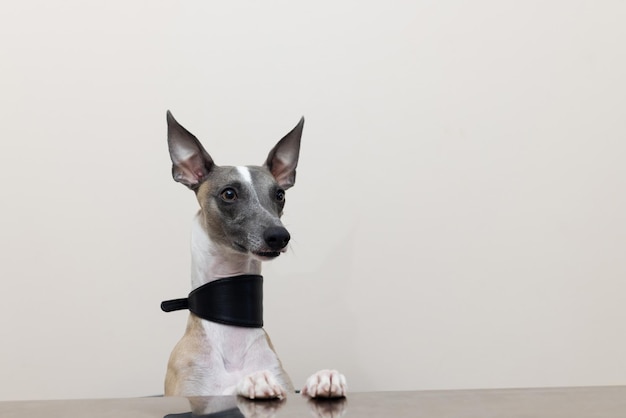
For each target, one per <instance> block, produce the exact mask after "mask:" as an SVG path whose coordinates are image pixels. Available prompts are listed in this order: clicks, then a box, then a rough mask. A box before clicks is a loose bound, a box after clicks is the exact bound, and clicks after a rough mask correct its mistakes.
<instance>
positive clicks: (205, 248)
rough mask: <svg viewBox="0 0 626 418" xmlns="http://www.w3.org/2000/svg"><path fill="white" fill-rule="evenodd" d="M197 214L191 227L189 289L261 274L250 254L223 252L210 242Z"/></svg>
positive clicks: (258, 266) (257, 261)
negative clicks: (236, 277) (229, 278)
mask: <svg viewBox="0 0 626 418" xmlns="http://www.w3.org/2000/svg"><path fill="white" fill-rule="evenodd" d="M200 217H201V214H200V213H198V214H197V215H196V216H195V217H194V218H193V222H192V226H191V288H192V289H196V288H198V287H200V286H202V285H203V284H206V283H209V282H211V281H213V280H217V279H221V278H224V277H231V276H238V275H241V274H261V261H259V260H257V259H255V258H253V257H252V256H251V255H250V254H240V253H237V252H235V251H230V250H227V251H224V249H223V248H221V247H220V246H218V245H216V244H215V243H213V242H212V241H211V239H210V238H209V235H208V234H207V232H206V231H205V229H204V227H203V226H202V221H201V218H200Z"/></svg>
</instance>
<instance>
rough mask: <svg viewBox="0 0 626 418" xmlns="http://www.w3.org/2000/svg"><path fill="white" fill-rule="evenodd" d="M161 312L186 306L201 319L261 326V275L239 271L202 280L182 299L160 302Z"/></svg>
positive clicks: (249, 326)
mask: <svg viewBox="0 0 626 418" xmlns="http://www.w3.org/2000/svg"><path fill="white" fill-rule="evenodd" d="M161 309H162V310H163V311H165V312H171V311H178V310H181V309H189V310H190V311H191V312H193V313H194V314H196V315H197V316H199V317H200V318H202V319H206V320H207V321H211V322H217V323H220V324H225V325H235V326H238V327H248V328H261V327H262V326H263V276H259V275H255V274H243V275H241V276H233V277H225V278H223V279H218V280H215V281H212V282H209V283H207V284H204V285H202V286H200V287H198V288H197V289H194V290H192V291H191V293H189V296H188V297H186V298H183V299H172V300H166V301H164V302H161Z"/></svg>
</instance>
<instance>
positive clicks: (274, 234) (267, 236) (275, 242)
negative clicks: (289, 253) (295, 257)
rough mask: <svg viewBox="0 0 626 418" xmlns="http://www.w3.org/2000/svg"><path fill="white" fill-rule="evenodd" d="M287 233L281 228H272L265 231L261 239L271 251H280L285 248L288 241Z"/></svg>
mask: <svg viewBox="0 0 626 418" xmlns="http://www.w3.org/2000/svg"><path fill="white" fill-rule="evenodd" d="M290 238H291V236H290V235H289V231H287V230H286V229H285V228H283V227H282V226H272V227H269V228H267V229H266V230H265V232H264V233H263V239H264V240H265V243H266V244H267V245H268V247H270V248H271V249H272V250H282V249H283V248H285V247H286V246H287V243H288V242H289V239H290Z"/></svg>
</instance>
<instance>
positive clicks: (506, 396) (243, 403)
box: [0, 386, 626, 418]
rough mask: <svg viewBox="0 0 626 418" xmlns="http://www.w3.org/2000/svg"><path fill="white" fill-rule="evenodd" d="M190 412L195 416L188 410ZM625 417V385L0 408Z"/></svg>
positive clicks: (10, 408) (27, 416)
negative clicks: (339, 398) (336, 397)
mask: <svg viewBox="0 0 626 418" xmlns="http://www.w3.org/2000/svg"><path fill="white" fill-rule="evenodd" d="M192 410H193V413H192V412H190V411H192ZM197 416H202V417H205V418H209V417H210V418H228V417H238V418H241V417H246V418H250V417H258V418H270V417H296V418H297V417H307V418H311V417H320V418H322V417H323V418H331V417H332V418H337V417H415V418H421V417H424V418H439V417H441V418H443V417H446V418H466V417H472V418H491V417H498V418H516V417H520V418H521V417H524V418H530V417H550V418H561V417H562V418H579V417H580V418H613V417H615V418H618V417H619V418H624V417H626V386H607V387H581V388H552V389H497V390H447V391H412V392H362V393H350V394H349V395H348V398H347V399H345V400H320V401H309V400H307V399H304V398H302V397H300V396H299V395H292V396H289V397H288V398H287V399H285V400H283V401H248V400H245V399H242V398H238V397H235V396H221V397H219V396H218V397H203V398H189V399H186V398H175V397H149V398H130V399H95V400H54V401H15V402H0V417H2V418H18V417H19V418H35V417H37V418H39V417H42V418H43V417H45V418H56V417H59V418H61V417H63V418H74V417H76V418H78V417H81V418H84V417H90V418H113V417H115V418H119V417H136V418H143V417H158V418H189V417H197Z"/></svg>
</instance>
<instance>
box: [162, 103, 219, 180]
mask: <svg viewBox="0 0 626 418" xmlns="http://www.w3.org/2000/svg"><path fill="white" fill-rule="evenodd" d="M167 145H168V147H169V149H170V158H171V159H172V177H174V180H176V181H177V182H179V183H182V184H184V185H185V186H187V187H189V188H190V189H192V190H195V189H196V188H197V187H198V186H199V185H200V183H201V182H202V180H204V178H205V177H206V175H207V174H208V173H209V171H210V170H211V167H213V165H214V163H213V159H212V158H211V156H210V155H209V153H207V152H206V151H205V150H204V148H203V147H202V144H200V141H198V139H197V138H196V137H195V136H193V135H192V134H191V133H190V132H189V131H188V130H187V129H185V128H183V126H182V125H181V124H179V123H178V122H176V119H174V116H172V113H171V112H170V111H169V110H168V111H167Z"/></svg>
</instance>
